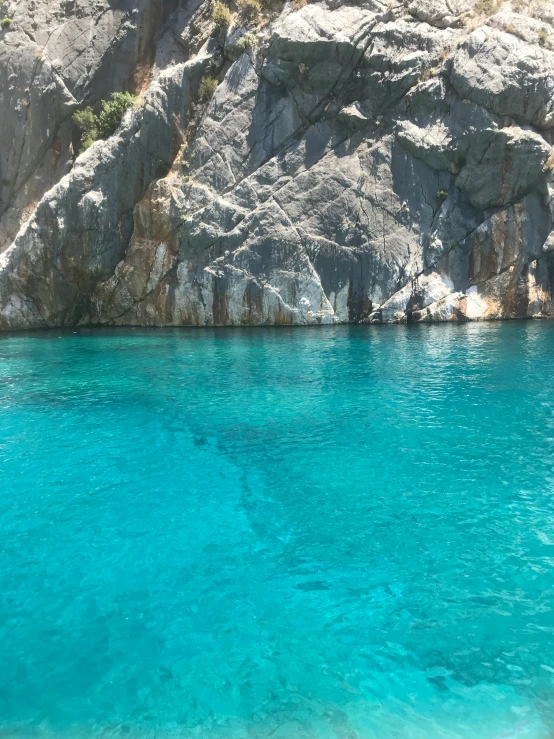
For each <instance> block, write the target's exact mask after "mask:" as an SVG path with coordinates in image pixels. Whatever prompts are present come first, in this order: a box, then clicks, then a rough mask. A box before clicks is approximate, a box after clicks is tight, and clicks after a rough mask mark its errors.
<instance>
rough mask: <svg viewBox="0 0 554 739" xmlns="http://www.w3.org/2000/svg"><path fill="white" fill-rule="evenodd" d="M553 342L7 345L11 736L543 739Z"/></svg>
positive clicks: (550, 568)
mask: <svg viewBox="0 0 554 739" xmlns="http://www.w3.org/2000/svg"><path fill="white" fill-rule="evenodd" d="M553 360H554V324H553V323H549V322H543V323H539V322H528V323H523V322H522V323H519V322H518V323H505V324H480V325H478V324H466V325H461V326H446V325H443V326H413V327H405V326H397V327H337V328H316V329H286V328H283V329H254V330H247V329H244V330H242V329H240V330H238V329H237V330H232V329H221V330H220V329H217V330H210V329H206V330H203V329H197V330H188V329H183V330H169V329H167V330H166V329H163V330H131V329H129V330H114V331H84V330H83V331H79V332H77V333H74V332H67V333H64V332H59V331H57V332H45V333H40V334H38V333H37V334H26V335H24V334H21V335H10V336H4V337H2V338H0V534H1V536H0V737H4V736H6V737H8V736H9V737H15V738H17V739H20V738H23V737H24V738H25V739H26V738H27V737H36V738H37V739H40V738H41V737H51V736H62V737H67V738H69V737H71V738H77V739H78V738H79V737H92V736H98V737H103V738H104V739H112V738H115V737H129V739H135V737H137V738H139V739H143V737H144V738H146V737H152V738H153V737H160V738H161V739H173V738H175V739H177V738H178V737H187V738H188V737H207V738H208V737H217V738H218V739H238V738H240V739H242V738H245V739H246V738H247V737H248V739H252V738H253V737H254V738H261V737H273V738H274V739H278V738H283V737H287V738H288V737H294V738H296V737H298V738H299V739H304V738H305V739H308V738H310V739H321V738H325V739H327V738H328V739H368V738H372V739H373V738H375V739H392V738H398V739H405V738H406V737H409V738H413V739H434V738H435V737H446V738H448V739H454V738H457V737H463V738H464V739H489V738H490V739H499V738H500V737H502V738H505V739H511V738H512V737H513V738H517V737H529V738H531V739H537V738H539V737H540V738H542V737H545V738H548V737H552V736H554V611H553V605H554V592H553V587H554V505H553V500H554V498H553V491H554V454H553V451H554V415H553V413H554V382H553V379H554V377H553V374H554V372H553V367H554V361H553Z"/></svg>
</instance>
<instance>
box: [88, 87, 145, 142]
mask: <svg viewBox="0 0 554 739" xmlns="http://www.w3.org/2000/svg"><path fill="white" fill-rule="evenodd" d="M135 101H136V97H135V96H134V95H131V93H130V92H112V94H111V95H110V99H109V100H102V109H101V111H100V113H99V114H98V117H97V126H98V136H99V137H100V138H101V139H107V138H108V137H109V136H111V135H112V133H115V131H116V130H117V128H118V126H119V124H120V123H121V119H122V118H123V114H124V113H125V111H126V110H127V109H128V108H130V107H131V106H132V105H133V104H134V103H135Z"/></svg>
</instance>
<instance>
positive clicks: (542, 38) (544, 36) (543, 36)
mask: <svg viewBox="0 0 554 739" xmlns="http://www.w3.org/2000/svg"><path fill="white" fill-rule="evenodd" d="M537 37H538V39H539V44H540V45H541V46H544V45H545V44H546V42H547V41H548V31H547V30H546V29H545V28H541V29H540V31H539V32H538V33H537Z"/></svg>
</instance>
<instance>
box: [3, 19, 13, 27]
mask: <svg viewBox="0 0 554 739" xmlns="http://www.w3.org/2000/svg"><path fill="white" fill-rule="evenodd" d="M11 24H12V19H11V18H2V23H1V25H2V28H9V27H10V26H11Z"/></svg>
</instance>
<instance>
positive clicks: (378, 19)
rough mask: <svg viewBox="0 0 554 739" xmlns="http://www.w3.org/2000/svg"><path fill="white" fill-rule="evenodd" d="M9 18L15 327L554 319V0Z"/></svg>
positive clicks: (274, 0) (186, 2)
mask: <svg viewBox="0 0 554 739" xmlns="http://www.w3.org/2000/svg"><path fill="white" fill-rule="evenodd" d="M226 8H228V10H226ZM229 11H230V12H229ZM0 17H1V19H2V20H1V21H0V24H1V25H0V28H1V31H0V113H1V117H2V127H1V131H0V139H1V146H0V176H1V191H0V216H1V220H0V328H2V329H21V328H30V327H40V326H60V325H78V324H111V325H113V324H119V325H132V324H134V325H137V324H139V325H241V324H315V323H335V322H337V323H343V322H362V323H367V322H369V323H372V322H393V321H446V320H484V319H493V318H513V317H540V316H550V315H553V314H554V304H553V290H554V202H553V199H552V183H553V181H554V150H553V149H552V148H551V145H550V144H551V142H552V140H553V139H552V136H553V130H554V3H552V2H547V0H542V2H541V1H540V0H531V1H530V2H525V3H523V2H520V3H519V4H518V3H517V2H515V1H514V0H512V2H511V3H509V2H504V3H503V4H502V5H500V4H499V3H498V1H497V0H478V2H477V4H475V2H474V0H411V1H410V0H407V1H406V2H404V3H402V2H396V1H395V0H389V1H388V2H387V1H385V0H366V1H365V2H364V1H362V2H359V3H351V4H348V3H346V2H339V1H338V0H327V1H326V2H314V3H308V4H305V3H304V2H303V0H294V2H293V4H290V3H289V2H286V3H284V4H283V3H282V2H279V0H267V1H266V2H265V3H262V5H261V6H260V5H259V4H258V0H237V4H235V3H234V2H231V1H230V2H229V3H228V4H227V5H226V6H222V5H221V4H220V3H217V2H216V3H212V2H209V1H208V0H180V2H179V0H91V1H89V0H87V2H83V0H53V2H49V3H46V2H44V0H4V2H3V3H2V4H0ZM216 81H217V83H218V84H217V87H216ZM208 83H209V84H208ZM214 88H215V90H214ZM120 90H129V91H131V92H132V93H134V94H136V95H137V102H136V104H135V105H134V106H133V107H132V109H130V110H129V111H128V112H127V113H126V114H125V116H124V118H123V120H122V122H121V125H120V126H119V128H118V130H117V131H116V133H115V134H114V135H112V136H111V137H109V138H107V139H106V140H98V141H96V143H94V144H93V145H92V146H91V147H90V148H88V149H87V150H86V151H83V152H80V151H79V146H80V144H79V135H78V131H77V129H76V126H75V123H74V121H73V113H74V112H75V111H76V110H79V109H81V108H82V107H83V106H84V105H91V106H93V108H94V107H95V106H96V107H98V105H99V104H100V101H101V100H104V99H106V98H107V97H108V96H109V94H110V93H111V92H113V91H120Z"/></svg>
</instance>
